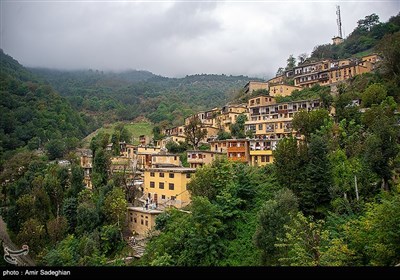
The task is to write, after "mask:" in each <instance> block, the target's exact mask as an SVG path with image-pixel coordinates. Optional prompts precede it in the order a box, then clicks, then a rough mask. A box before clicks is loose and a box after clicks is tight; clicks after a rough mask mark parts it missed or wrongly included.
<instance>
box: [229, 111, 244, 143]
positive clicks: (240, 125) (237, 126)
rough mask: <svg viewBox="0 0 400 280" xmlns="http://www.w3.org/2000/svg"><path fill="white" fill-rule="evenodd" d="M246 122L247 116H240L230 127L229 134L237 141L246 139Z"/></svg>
mask: <svg viewBox="0 0 400 280" xmlns="http://www.w3.org/2000/svg"><path fill="white" fill-rule="evenodd" d="M246 121H247V116H246V115H245V114H240V115H239V116H238V117H237V119H236V122H235V123H234V124H232V125H231V134H232V136H233V137H235V138H237V139H242V138H245V137H246V134H245V132H244V123H245V122H246Z"/></svg>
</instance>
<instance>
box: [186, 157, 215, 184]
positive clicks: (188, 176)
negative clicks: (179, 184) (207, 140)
mask: <svg viewBox="0 0 400 280" xmlns="http://www.w3.org/2000/svg"><path fill="white" fill-rule="evenodd" d="M211 156H212V155H211ZM190 175H191V174H190V173H186V178H188V179H189V178H190Z"/></svg>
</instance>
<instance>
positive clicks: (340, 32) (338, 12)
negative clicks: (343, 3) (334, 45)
mask: <svg viewBox="0 0 400 280" xmlns="http://www.w3.org/2000/svg"><path fill="white" fill-rule="evenodd" d="M336 15H337V20H336V21H337V26H338V37H340V38H343V35H342V20H341V18H340V6H339V5H337V6H336Z"/></svg>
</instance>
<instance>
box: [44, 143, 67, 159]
mask: <svg viewBox="0 0 400 280" xmlns="http://www.w3.org/2000/svg"><path fill="white" fill-rule="evenodd" d="M45 148H46V150H47V154H48V155H49V159H50V160H53V159H57V158H62V156H63V155H64V152H65V150H66V148H65V144H64V142H63V141H62V140H60V139H52V140H50V141H49V142H48V143H47V144H46V145H45Z"/></svg>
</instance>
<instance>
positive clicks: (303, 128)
mask: <svg viewBox="0 0 400 280" xmlns="http://www.w3.org/2000/svg"><path fill="white" fill-rule="evenodd" d="M328 119H330V116H329V112H328V111H327V110H326V109H318V110H313V111H310V112H307V111H304V110H302V111H300V112H298V113H297V114H295V115H294V117H293V121H292V125H293V128H294V129H295V130H297V131H298V132H300V133H301V134H302V135H304V137H305V141H306V142H308V141H309V139H310V136H311V134H312V133H315V132H317V130H318V129H320V128H321V126H323V125H324V124H325V122H326V121H327V120H328Z"/></svg>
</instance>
